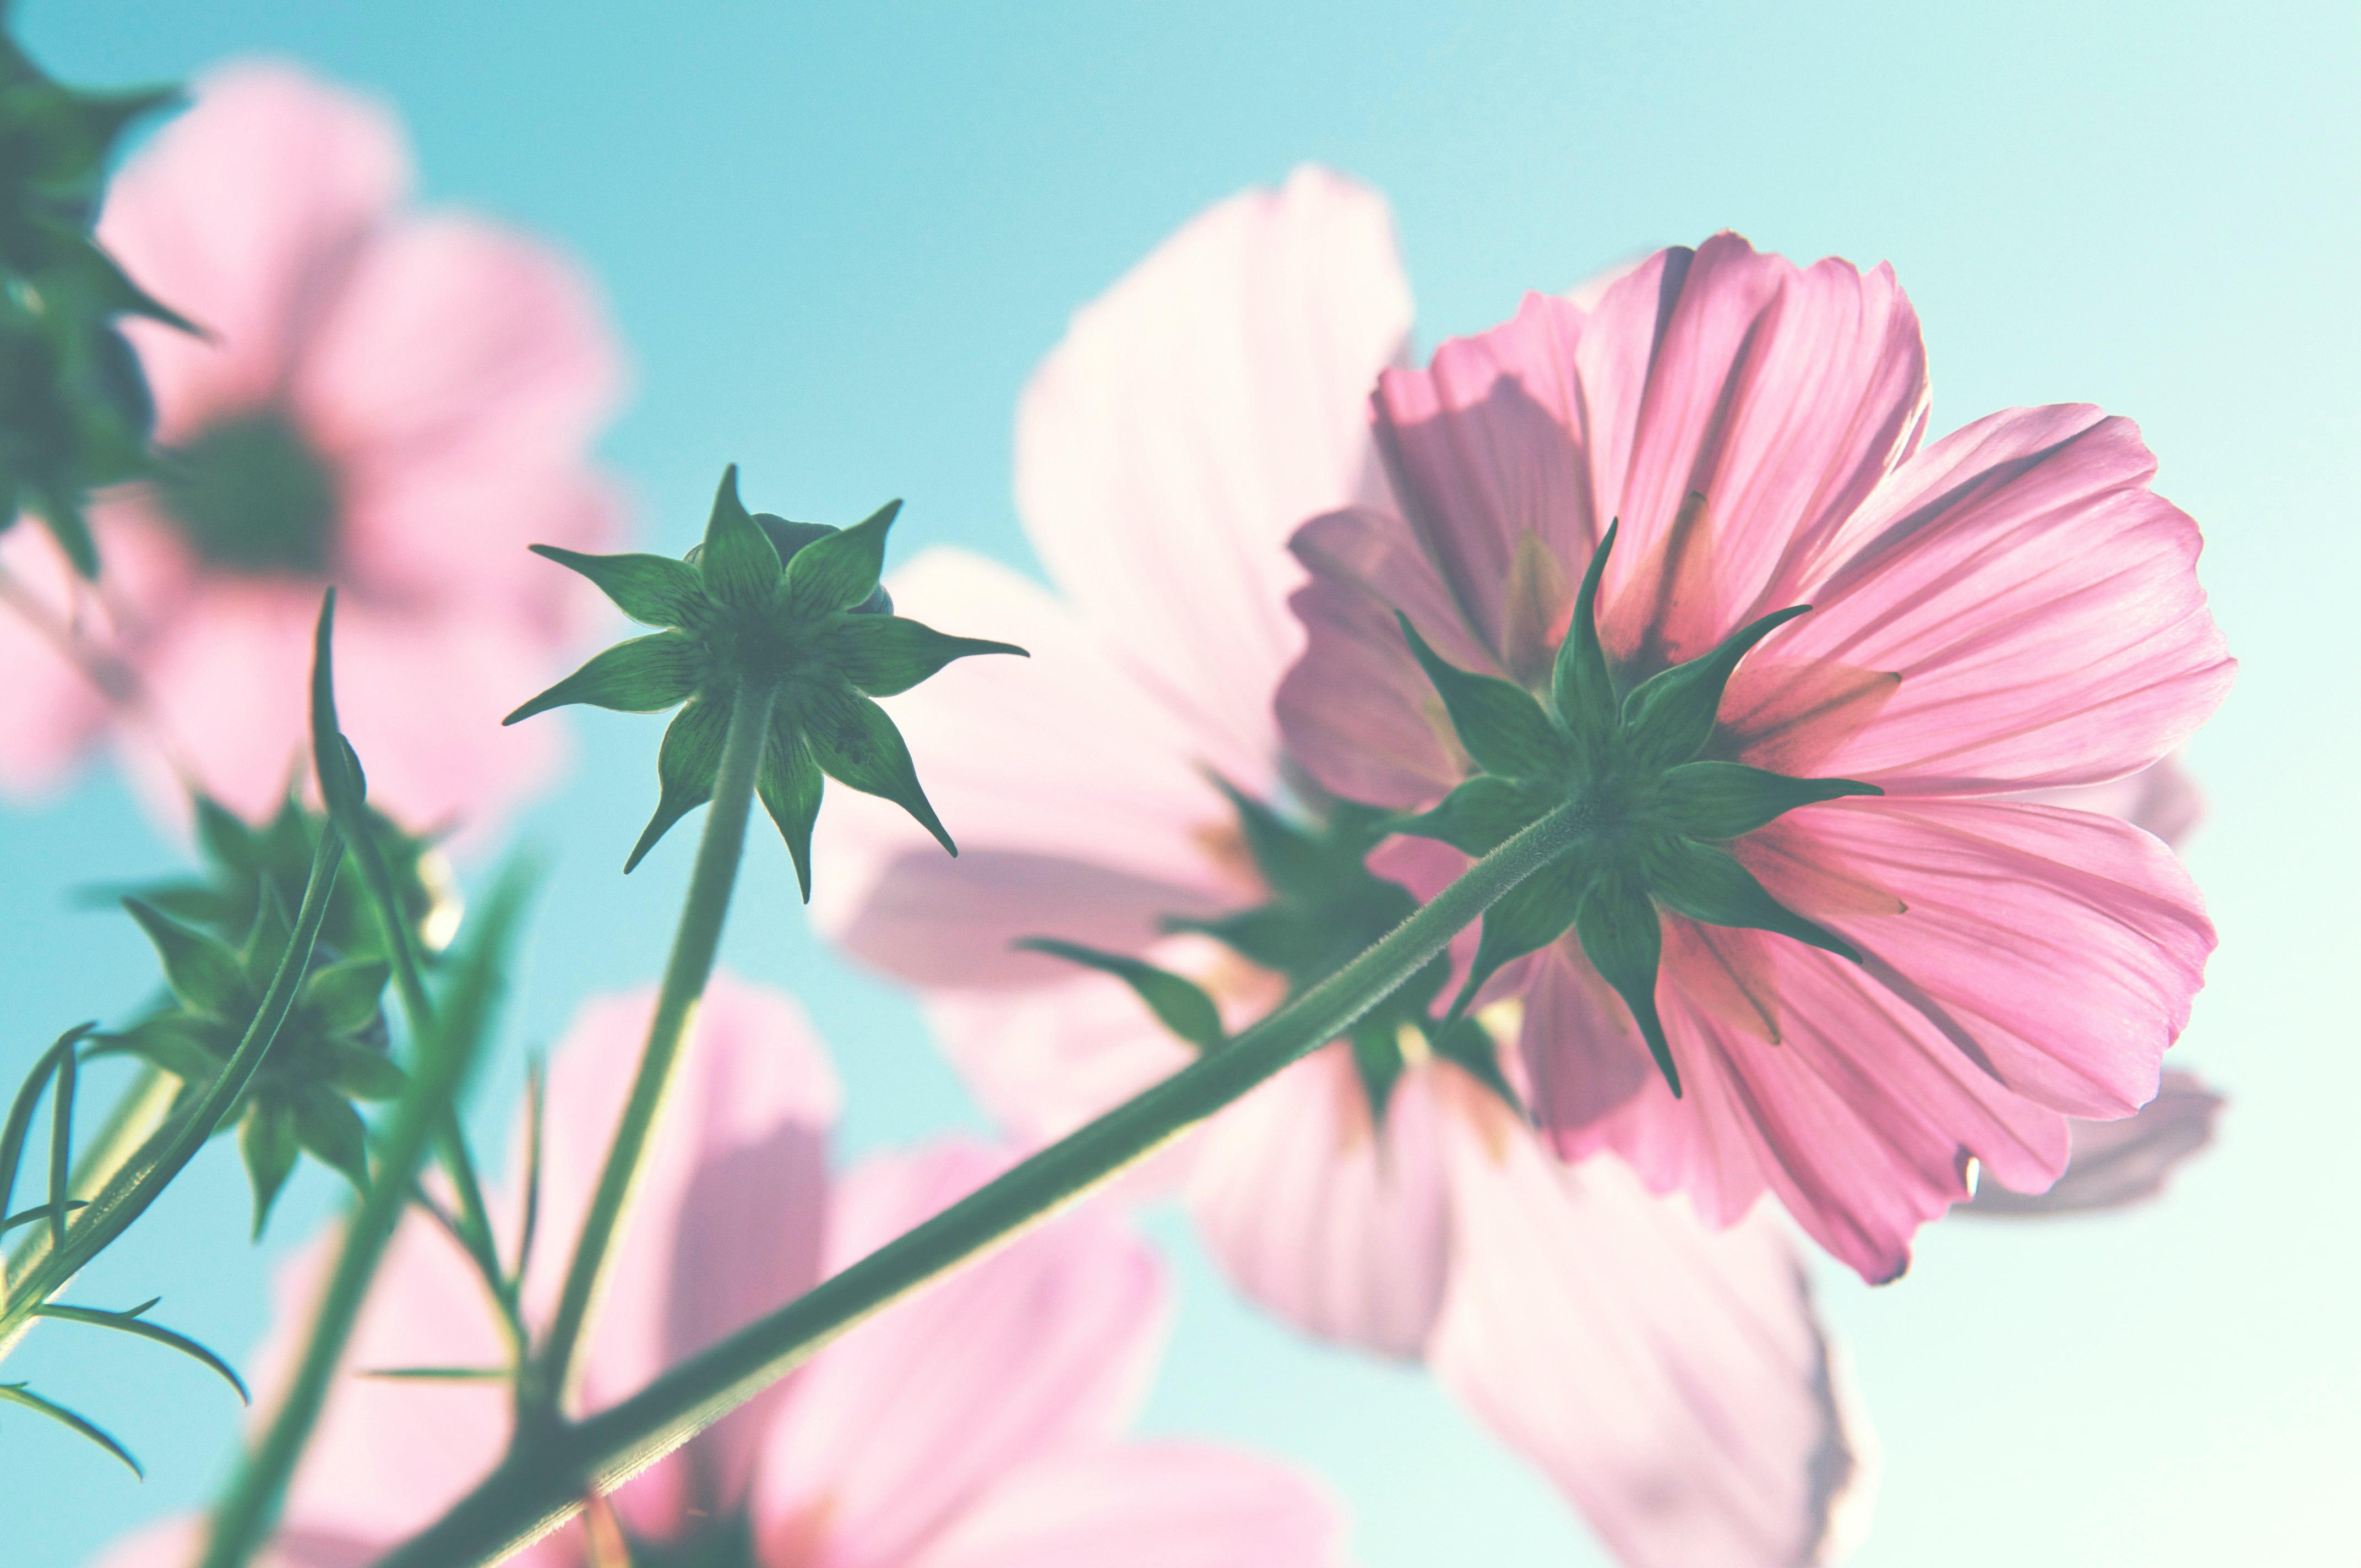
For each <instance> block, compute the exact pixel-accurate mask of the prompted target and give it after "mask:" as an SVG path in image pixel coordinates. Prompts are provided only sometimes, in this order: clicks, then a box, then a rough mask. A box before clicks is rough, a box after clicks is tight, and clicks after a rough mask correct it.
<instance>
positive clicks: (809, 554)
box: [787, 501, 956, 696]
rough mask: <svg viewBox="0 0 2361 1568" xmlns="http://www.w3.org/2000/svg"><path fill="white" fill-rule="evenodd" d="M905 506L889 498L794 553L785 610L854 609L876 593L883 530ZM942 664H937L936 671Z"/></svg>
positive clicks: (799, 614) (807, 613)
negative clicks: (875, 508) (852, 521)
mask: <svg viewBox="0 0 2361 1568" xmlns="http://www.w3.org/2000/svg"><path fill="white" fill-rule="evenodd" d="M901 510H902V503H901V502H900V501H887V502H886V503H885V504H884V506H882V507H879V508H878V509H877V510H875V511H873V512H871V513H870V514H869V515H868V516H867V517H865V518H863V519H862V521H859V522H856V523H854V524H853V525H852V526H851V528H847V529H842V530H840V531H839V532H834V533H831V534H829V536H828V537H827V538H825V539H815V540H813V541H812V542H811V543H809V544H807V545H805V546H804V547H803V548H802V549H800V550H798V551H796V554H795V559H794V560H792V561H789V562H788V563H787V613H788V614H790V615H792V616H795V617H796V618H797V619H803V618H807V617H812V616H821V615H826V614H828V613H829V611H830V610H837V609H851V608H852V607H853V606H854V605H857V604H859V603H860V602H861V601H862V599H865V598H868V597H869V596H870V595H871V594H873V593H875V592H876V591H877V579H878V578H879V577H881V576H884V572H885V533H886V531H887V530H888V529H890V528H892V527H893V526H894V519H895V516H897V515H898V514H899V513H900V512H901ZM955 656H956V655H954V657H955ZM941 667H942V666H941V665H939V664H938V665H937V666H936V669H940V668H941ZM927 673H928V674H933V673H934V671H932V670H929V671H928V672H927ZM925 678H926V677H925V676H924V675H921V676H918V677H917V679H916V680H913V681H911V682H908V683H906V685H917V681H918V680H924V679H925ZM895 689H896V690H900V689H904V688H902V687H896V688H895ZM881 695H888V696H890V695H891V694H890V693H886V694H881Z"/></svg>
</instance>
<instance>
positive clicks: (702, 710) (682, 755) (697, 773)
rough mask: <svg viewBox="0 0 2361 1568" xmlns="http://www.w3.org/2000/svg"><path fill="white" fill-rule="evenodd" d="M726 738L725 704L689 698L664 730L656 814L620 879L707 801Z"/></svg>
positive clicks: (727, 717) (727, 714)
mask: <svg viewBox="0 0 2361 1568" xmlns="http://www.w3.org/2000/svg"><path fill="white" fill-rule="evenodd" d="M729 735H730V705H729V704H728V703H726V702H717V701H714V700H713V699H712V698H710V697H704V696H698V697H692V698H690V699H689V704H688V706H687V707H684V708H682V709H681V710H680V713H679V715H678V717H676V718H674V719H673V721H672V722H671V723H670V724H669V725H666V726H665V727H664V744H663V745H662V746H660V747H658V748H657V749H656V784H657V793H656V814H655V815H654V816H653V817H649V818H648V825H647V826H646V827H645V828H642V829H641V830H640V841H639V842H638V843H636V844H634V845H632V846H631V858H630V859H628V860H626V861H624V862H623V874H624V875H626V876H629V875H630V874H631V868H632V867H634V866H636V865H638V864H639V863H640V861H642V860H643V859H644V858H645V857H646V855H647V852H648V851H649V850H653V849H654V848H655V847H656V840H657V839H662V838H663V837H664V834H665V833H666V832H668V831H670V829H671V828H672V825H673V824H674V823H675V822H677V821H679V820H680V819H681V818H682V817H686V816H687V815H688V814H689V813H690V812H692V811H694V810H696V809H697V807H698V806H703V805H704V804H705V803H706V802H707V801H708V800H711V799H712V798H713V781H714V780H715V779H716V778H717V777H719V775H720V773H721V743H722V741H724V740H727V739H729Z"/></svg>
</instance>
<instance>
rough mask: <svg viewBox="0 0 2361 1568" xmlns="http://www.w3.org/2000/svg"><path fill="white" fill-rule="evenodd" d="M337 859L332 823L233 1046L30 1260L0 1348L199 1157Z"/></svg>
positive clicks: (0, 1328) (302, 960)
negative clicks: (192, 1096)
mask: <svg viewBox="0 0 2361 1568" xmlns="http://www.w3.org/2000/svg"><path fill="white" fill-rule="evenodd" d="M342 859H343V840H342V839H339V838H338V836H337V834H336V830H335V827H334V826H328V827H324V828H321V830H320V842H319V845H318V847H317V848H316V849H315V850H313V855H312V872H311V876H310V878H309V880H308V881H306V882H305V883H304V884H303V904H302V908H301V909H300V910H299V911H297V914H296V917H295V933H294V936H293V938H292V939H291V940H290V941H289V942H288V944H287V951H286V952H285V953H283V954H281V955H280V959H279V968H278V970H277V971H276V972H275V973H273V974H272V975H271V977H270V985H269V989H268V990H266V991H265V992H263V994H262V1003H261V1005H260V1006H258V1007H257V1008H256V1009H255V1013H254V1019H253V1021H252V1022H251V1023H249V1024H248V1025H247V1028H246V1034H245V1036H243V1037H242V1038H241V1039H240V1040H239V1041H238V1043H237V1049H236V1050H235V1051H233V1052H232V1053H231V1054H230V1058H229V1060H228V1061H227V1062H225V1063H224V1064H223V1066H222V1069H221V1071H220V1072H219V1073H217V1074H215V1075H214V1080H213V1083H212V1084H211V1086H209V1087H208V1088H207V1089H206V1091H205V1092H204V1094H203V1097H202V1098H201V1099H199V1100H198V1102H197V1103H196V1104H195V1105H194V1106H193V1107H192V1109H191V1110H190V1111H189V1113H187V1114H186V1115H184V1116H182V1117H181V1118H179V1119H178V1120H177V1121H175V1122H173V1123H171V1124H168V1125H167V1126H166V1127H165V1128H164V1129H163V1130H162V1131H159V1133H157V1134H156V1135H154V1136H153V1137H151V1138H149V1139H148V1142H147V1144H146V1145H144V1146H142V1147H141V1149H140V1150H139V1152H138V1153H137V1154H136V1155H134V1156H133V1157H132V1158H131V1159H130V1160H129V1161H128V1162H127V1163H126V1165H125V1166H124V1167H123V1168H122V1169H121V1170H118V1171H117V1172H115V1175H114V1176H113V1177H112V1178H111V1179H109V1180H108V1181H107V1182H106V1184H105V1186H104V1187H103V1188H102V1189H101V1190H99V1192H98V1194H97V1195H96V1196H95V1197H94V1198H93V1199H92V1200H91V1203H90V1207H88V1208H86V1209H83V1210H82V1211H81V1212H78V1213H77V1214H76V1215H75V1216H74V1220H73V1223H72V1224H71V1225H70V1226H68V1227H67V1230H66V1236H65V1243H64V1245H62V1246H60V1247H58V1248H55V1249H53V1250H46V1251H43V1252H41V1253H38V1254H37V1255H35V1256H33V1257H32V1258H30V1259H28V1260H27V1274H26V1277H25V1284H24V1287H23V1288H22V1290H21V1291H20V1292H19V1293H18V1294H17V1295H16V1297H14V1298H13V1299H11V1300H10V1301H9V1302H8V1304H7V1307H6V1308H5V1310H0V1355H5V1354H7V1351H8V1349H9V1347H10V1346H12V1345H14V1344H15V1343H16V1339H17V1337H18V1336H19V1335H21V1334H22V1333H23V1332H24V1331H25V1328H26V1326H27V1324H28V1323H30V1322H31V1321H32V1308H33V1307H34V1306H36V1305H38V1304H39V1303H40V1302H43V1301H46V1300H48V1299H49V1298H50V1297H51V1296H53V1295H55V1294H56V1293H57V1292H58V1291H59V1290H60V1289H61V1288H64V1286H65V1283H66V1281H67V1280H69V1279H71V1278H72V1277H74V1276H75V1275H76V1274H78V1273H80V1272H81V1271H82V1266H83V1265H84V1264H86V1263H88V1262H89V1261H90V1260H91V1259H92V1258H93V1257H95V1256H97V1255H98V1254H99V1253H100V1252H101V1251H102V1250H104V1248H105V1247H106V1246H107V1245H109V1244H111V1243H112V1242H114V1240H115V1237H117V1236H119V1235H121V1234H123V1233H124V1232H125V1231H126V1229H128V1228H129V1227H130V1225H131V1223H132V1222H133V1221H135V1220H137V1219H138V1218H139V1216H140V1215H142V1214H144V1213H146V1212H148V1205H149V1204H151V1203H153V1202H155V1201H156V1199H157V1196H158V1194H159V1193H161V1192H162V1191H163V1190H164V1189H165V1187H166V1186H168V1185H169V1184H170V1182H171V1180H172V1179H173V1178H175V1177H177V1176H179V1175H180V1174H181V1169H182V1168H184V1167H186V1166H187V1165H188V1163H189V1161H190V1160H192V1159H193V1158H195V1157H196V1155H197V1151H198V1150H199V1149H201V1148H203V1147H204V1145H205V1140H206V1139H208V1138H210V1137H212V1136H213V1135H214V1129H215V1128H216V1127H218V1126H220V1125H221V1123H222V1119H223V1118H224V1117H225V1116H226V1115H228V1114H229V1112H230V1109H231V1107H233V1106H235V1105H236V1103H237V1102H238V1098H239V1097H240V1096H241V1095H243V1094H244V1093H245V1092H246V1088H247V1084H248V1083H250V1082H252V1081H253V1079H254V1074H255V1069H258V1068H259V1067H260V1066H261V1065H262V1058H264V1057H265V1056H266V1055H268V1054H269V1050H270V1046H271V1042H272V1041H274V1040H276V1039H277V1038H278V1037H279V1026H280V1025H281V1024H284V1023H285V1022H286V1021H287V1013H288V1010H289V1009H290V1008H291V1007H292V1006H293V1005H294V1003H295V992H296V989H297V988H298V987H299V986H300V985H301V984H302V981H303V976H304V974H305V972H306V971H307V970H309V968H310V966H311V962H312V948H313V946H314V944H316V943H317V942H318V941H319V938H320V924H321V922H322V921H323V920H324V919H325V918H326V917H327V914H328V895H329V894H330V893H331V892H332V891H333V890H334V889H335V882H336V866H337V863H338V862H339V861H341V860H342ZM150 1150H152V1151H153V1152H152V1153H150V1152H149V1151H150Z"/></svg>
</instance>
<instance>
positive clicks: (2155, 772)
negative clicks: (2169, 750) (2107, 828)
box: [2011, 756, 2205, 848]
mask: <svg viewBox="0 0 2361 1568" xmlns="http://www.w3.org/2000/svg"><path fill="white" fill-rule="evenodd" d="M2011 798H2012V799H2016V800H2029V801H2033V802H2035V803H2036V804H2037V805H2041V806H2066V807H2069V808H2070V809H2071V810H2075V811H2095V812H2097V813H2099V814H2100V815H2101V816H2103V817H2122V818H2123V819H2124V820H2125V821H2126V822H2128V823H2130V824H2131V825H2132V826H2133V827H2135V828H2139V829H2141V830H2142V831H2143V832H2148V833H2153V834H2155V835H2156V836H2157V837H2158V838H2159V839H2163V840H2164V841H2165V842H2166V843H2168V844H2170V845H2173V846H2174V847H2176V848H2178V847H2179V845H2180V841H2181V839H2185V838H2187V837H2188V836H2189V834H2190V833H2191V830H2193V829H2194V828H2196V827H2197V825H2198V824H2199V823H2200V822H2202V821H2203V820H2204V819H2205V792H2204V791H2203V790H2202V789H2200V788H2198V787H2197V781H2196V780H2195V779H2192V778H2191V777H2190V776H2189V773H2188V771H2187V770H2186V769H2184V768H2183V767H2181V765H2180V758H2179V757H2177V756H2172V757H2167V758H2166V759H2165V760H2164V761H2162V762H2151V763H2150V764H2148V765H2147V767H2145V768H2142V769H2141V770H2140V771H2139V772H2138V773H2126V774H2125V775H2124V776H2123V777H2122V778H2119V779H2110V780H2108V781H2107V782H2106V783H2105V784H2068V785H2066V786H2064V787H2063V788H2060V789H2037V790H2028V791H2026V793H2025V794H2023V795H2015V796H2012V797H2011Z"/></svg>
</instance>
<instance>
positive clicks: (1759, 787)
mask: <svg viewBox="0 0 2361 1568" xmlns="http://www.w3.org/2000/svg"><path fill="white" fill-rule="evenodd" d="M1656 789H1657V795H1656V812H1657V815H1658V816H1659V817H1662V818H1663V819H1664V821H1665V822H1666V823H1668V824H1670V825H1671V827H1672V828H1674V830H1675V831H1676V832H1679V833H1682V834H1684V835H1686V836H1687V837H1688V838H1691V839H1736V838H1739V837H1741V835H1743V834H1747V833H1752V832H1753V831H1754V830H1755V829H1756V828H1760V827H1762V826H1763V825H1764V824H1765V823H1768V822H1771V821H1773V820H1775V819H1776V818H1778V817H1782V816H1784V815H1785V814H1786V813H1788V812H1790V811H1793V810H1795V808H1796V807H1797V806H1814V805H1817V804H1818V803H1819V802H1821V801H1824V800H1837V799H1840V798H1842V797H1843V796H1845V795H1883V794H1884V793H1885V792H1884V791H1883V790H1882V789H1880V788H1878V787H1877V786H1876V785H1875V784H1862V783H1861V782H1860V781H1859V780H1857V779H1795V778H1789V777H1788V776H1787V775H1786V774H1784V773H1771V772H1768V771H1767V770H1765V769H1763V768H1750V767H1748V766H1747V765H1746V764H1745V763H1743V762H1683V763H1682V764H1681V765H1680V766H1679V767H1676V768H1671V769H1668V770H1666V772H1665V773H1664V779H1663V780H1662V781H1661V782H1660V783H1659V784H1657V786H1656Z"/></svg>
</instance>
